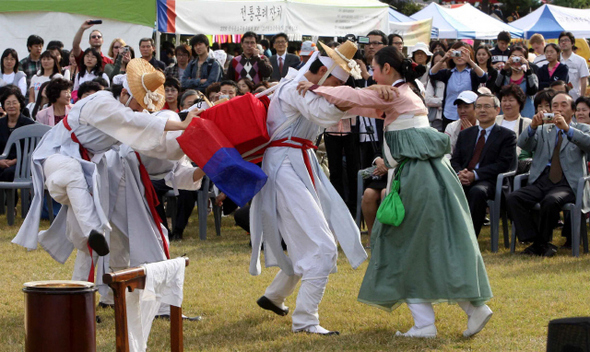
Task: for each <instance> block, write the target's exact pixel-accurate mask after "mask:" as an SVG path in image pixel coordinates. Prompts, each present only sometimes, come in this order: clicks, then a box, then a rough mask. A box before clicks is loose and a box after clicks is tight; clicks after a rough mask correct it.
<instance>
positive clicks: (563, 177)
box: [506, 93, 590, 257]
mask: <svg viewBox="0 0 590 352" xmlns="http://www.w3.org/2000/svg"><path fill="white" fill-rule="evenodd" d="M551 106H552V110H553V114H551V113H547V112H546V111H544V110H541V111H539V112H538V113H537V114H536V115H535V116H534V117H533V121H532V122H531V124H530V126H529V127H528V129H527V131H524V132H523V133H522V134H521V135H520V137H519V138H518V146H519V147H521V148H522V149H523V150H526V151H527V152H533V153H534V157H533V163H532V165H531V171H530V176H529V179H528V184H529V185H528V186H526V187H524V188H521V189H519V190H517V191H516V192H513V193H511V194H510V195H508V196H507V197H506V205H507V210H508V215H509V216H510V218H511V219H512V221H514V225H515V226H516V234H517V235H518V239H519V240H520V241H521V242H533V244H532V245H530V246H529V247H527V248H526V249H525V250H524V252H523V254H527V255H535V256H543V257H552V256H553V255H555V253H557V247H556V246H554V245H553V244H551V243H550V242H551V240H552V237H553V228H554V227H555V225H556V224H557V221H558V220H559V212H560V211H561V207H562V206H563V205H564V204H566V203H573V202H575V200H576V194H575V191H576V189H577V187H578V182H579V180H580V178H581V177H583V176H587V175H588V167H587V156H586V155H587V153H590V126H588V125H585V124H581V123H576V122H572V116H573V115H574V101H573V99H572V97H571V96H570V95H568V94H566V93H558V94H557V95H556V96H555V97H553V100H552V101H551ZM539 127H540V128H539ZM589 197H590V189H588V188H587V187H586V189H585V190H584V200H583V201H584V204H585V205H584V206H588V201H589V199H590V198H589ZM537 203H540V205H541V209H540V211H539V214H538V215H539V216H538V222H537V221H535V220H534V219H533V217H532V216H531V215H532V214H531V210H532V209H533V207H534V206H535V204H537ZM573 245H579V244H575V243H574V244H573Z"/></svg>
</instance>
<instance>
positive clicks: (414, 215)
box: [358, 128, 492, 311]
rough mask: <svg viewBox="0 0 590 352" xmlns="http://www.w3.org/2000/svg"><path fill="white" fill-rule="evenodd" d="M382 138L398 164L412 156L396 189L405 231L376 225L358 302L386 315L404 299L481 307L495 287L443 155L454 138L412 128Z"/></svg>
mask: <svg viewBox="0 0 590 352" xmlns="http://www.w3.org/2000/svg"><path fill="white" fill-rule="evenodd" d="M385 139H386V141H387V144H388V146H389V150H390V151H391V155H392V156H393V158H394V159H395V160H396V161H398V162H401V161H403V160H405V159H407V162H406V164H405V166H404V167H403V168H402V171H401V175H400V191H399V195H400V198H401V200H402V202H403V205H404V207H405V218H404V220H403V221H402V223H401V224H400V226H391V225H385V224H382V223H380V222H379V221H378V220H375V224H374V226H373V232H372V235H371V260H370V262H369V267H368V268H367V272H366V273H365V277H364V279H363V283H362V285H361V289H360V292H359V296H358V300H359V301H360V302H363V303H367V304H369V305H373V306H376V307H378V308H381V309H384V310H388V311H391V310H393V309H395V308H397V307H398V306H399V305H400V304H401V303H404V302H406V303H427V302H430V303H438V302H449V303H452V302H461V301H469V302H471V303H472V304H473V305H475V306H480V305H482V304H484V303H485V302H486V301H488V300H489V299H490V298H492V290H491V288H490V284H489V281H488V276H487V273H486V269H485V266H484V263H483V259H482V257H481V253H480V251H479V245H478V243H477V238H476V236H475V231H474V229H473V223H472V221H471V215H470V213H469V206H468V204H467V199H466V198H465V193H464V191H463V187H462V186H461V184H460V182H459V179H458V178H457V174H456V173H455V171H454V170H453V168H452V167H451V165H450V162H449V161H448V159H447V158H445V157H444V154H445V153H449V152H450V142H449V137H448V136H447V135H446V134H444V133H440V132H438V131H436V130H435V129H433V128H410V129H405V130H399V131H390V132H386V133H385Z"/></svg>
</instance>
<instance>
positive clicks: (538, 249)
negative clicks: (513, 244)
mask: <svg viewBox="0 0 590 352" xmlns="http://www.w3.org/2000/svg"><path fill="white" fill-rule="evenodd" d="M543 249H544V247H543V245H539V244H538V243H533V244H532V245H530V246H528V247H526V248H525V249H524V251H522V252H520V254H524V255H533V256H541V255H543Z"/></svg>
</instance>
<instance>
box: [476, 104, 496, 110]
mask: <svg viewBox="0 0 590 352" xmlns="http://www.w3.org/2000/svg"><path fill="white" fill-rule="evenodd" d="M475 108H476V109H486V110H488V109H493V108H494V106H493V105H490V104H485V105H481V104H477V105H475Z"/></svg>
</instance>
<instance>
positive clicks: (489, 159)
mask: <svg viewBox="0 0 590 352" xmlns="http://www.w3.org/2000/svg"><path fill="white" fill-rule="evenodd" d="M478 135H479V126H473V127H469V128H467V129H465V130H463V131H461V132H460V133H459V137H458V138H457V145H456V146H455V151H454V152H453V157H452V158H451V165H452V166H453V169H454V170H455V172H459V171H461V170H463V169H465V168H467V165H469V162H470V161H471V158H472V157H473V153H474V152H475V145H476V144H477V139H478ZM515 165H516V134H515V133H514V131H511V130H509V129H507V128H504V127H501V126H498V125H494V127H493V128H492V131H491V132H490V135H489V136H488V140H487V141H486V144H485V146H484V148H483V151H482V152H481V157H480V159H479V168H478V169H475V171H476V172H477V176H478V177H479V180H481V181H488V182H491V183H492V184H496V179H497V178H498V175H499V174H501V173H503V172H508V171H510V170H511V169H513V168H514V166H515Z"/></svg>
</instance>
